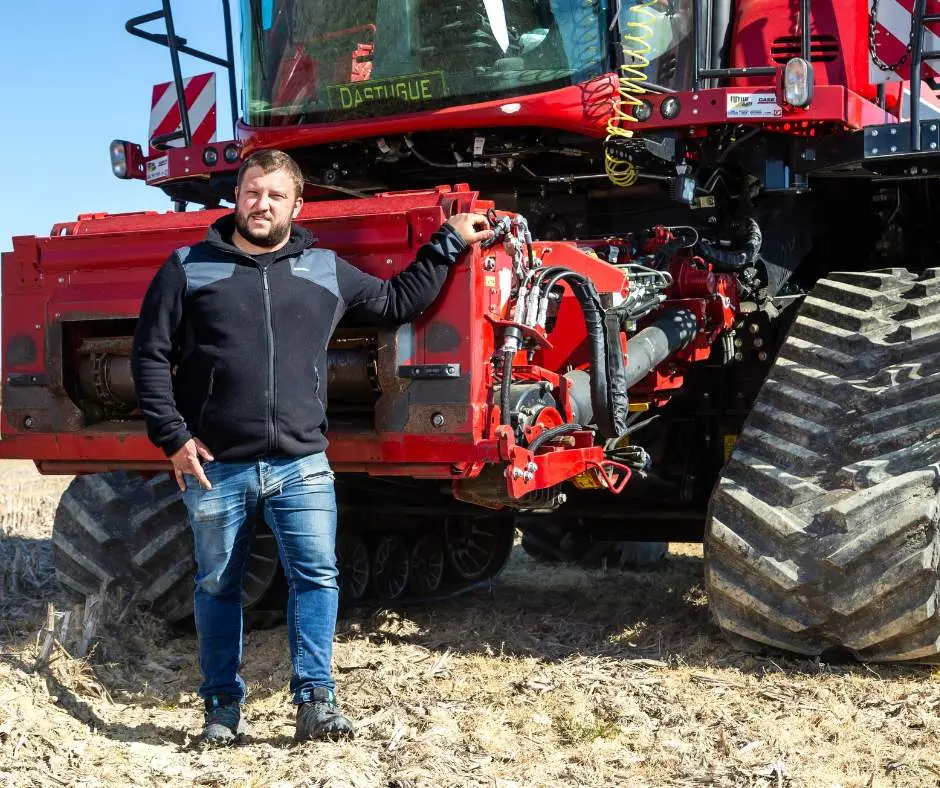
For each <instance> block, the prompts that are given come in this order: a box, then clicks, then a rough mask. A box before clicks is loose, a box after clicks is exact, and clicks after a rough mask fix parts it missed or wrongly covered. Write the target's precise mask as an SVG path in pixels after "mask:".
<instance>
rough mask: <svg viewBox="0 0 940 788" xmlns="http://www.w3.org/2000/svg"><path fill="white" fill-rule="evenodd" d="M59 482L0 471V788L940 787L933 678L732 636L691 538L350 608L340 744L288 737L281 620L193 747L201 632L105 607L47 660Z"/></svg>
mask: <svg viewBox="0 0 940 788" xmlns="http://www.w3.org/2000/svg"><path fill="white" fill-rule="evenodd" d="M67 483H68V480H67V479H62V478H55V477H41V476H39V475H38V474H36V472H35V471H34V470H33V467H32V465H29V464H25V463H0V785H11V786H34V785H41V786H47V785H56V786H58V785H67V786H99V785H101V786H124V785H146V786H149V785H161V786H163V785H174V786H189V785H235V786H262V785H263V786H324V787H325V786H331V787H332V786H396V787H398V788H405V786H489V787H490V788H510V786H519V787H520V788H521V787H522V786H560V785H572V786H574V785H578V786H608V785H611V786H613V785H618V786H623V785H629V786H647V785H649V786H662V785H677V786H697V785H717V786H725V785H727V786H751V785H753V786H835V785H839V786H924V785H937V784H940V752H938V747H937V743H938V740H940V739H938V734H940V720H938V712H940V672H938V671H937V670H936V669H933V668H929V667H910V666H905V667H896V666H886V665H858V664H834V663H829V662H826V661H820V660H814V661H809V660H798V659H792V658H784V657H779V656H760V655H755V654H748V653H744V652H742V651H739V650H737V649H735V648H733V647H732V646H731V645H729V644H728V643H727V642H725V640H724V639H723V638H722V636H721V634H720V632H719V631H718V630H717V628H716V627H715V626H714V625H713V624H712V623H711V621H710V619H709V615H708V604H707V600H706V598H705V594H704V590H703V569H702V553H701V547H700V546H698V545H672V546H671V553H670V558H669V559H668V561H667V562H666V563H665V564H664V565H663V566H662V567H661V568H659V569H657V570H655V571H646V572H630V571H621V570H616V571H613V570H612V571H600V570H593V571H583V570H578V569H572V568H564V567H552V566H547V565H544V564H538V563H536V562H535V561H533V560H532V559H530V558H529V557H527V556H526V555H525V554H524V553H522V551H521V550H520V549H519V548H518V547H517V548H516V550H515V552H514V554H513V557H512V559H511V562H510V565H509V566H508V568H507V569H506V571H504V572H503V573H502V574H501V575H500V576H499V577H498V578H496V579H495V580H494V581H493V583H492V584H491V586H490V588H489V589H487V590H485V591H481V592H477V593H475V594H473V595H470V596H465V597H462V598H458V599H454V600H451V601H448V602H446V603H438V604H434V605H426V606H413V607H408V608H405V609H401V610H391V609H387V608H381V607H371V608H368V609H361V610H357V611H353V612H352V613H349V614H347V615H346V616H345V617H343V618H342V619H341V620H340V623H339V625H338V631H337V638H336V649H335V675H336V678H337V682H338V693H339V699H340V701H341V703H342V705H343V707H344V709H345V710H346V711H347V713H348V714H349V715H350V716H352V717H353V718H355V719H356V721H357V724H358V729H359V732H358V736H357V738H356V739H355V740H354V741H351V742H343V743H309V744H304V745H296V744H294V743H293V741H292V734H293V708H292V707H291V705H290V703H289V695H288V692H287V684H288V681H289V678H290V666H289V662H288V657H287V646H286V642H285V630H284V628H283V627H277V628H273V629H267V630H256V631H252V632H249V633H248V634H247V636H246V642H245V660H244V668H243V672H244V675H245V678H246V680H247V681H248V684H249V697H248V701H247V707H246V713H247V716H248V719H249V722H250V725H251V735H250V737H249V739H248V741H247V742H246V743H245V744H243V745H241V746H238V747H233V748H230V749H223V750H219V749H213V750H207V749H204V748H203V747H202V746H201V745H200V744H199V743H198V742H197V741H196V736H197V734H198V732H199V729H200V726H201V724H202V710H201V703H200V701H199V698H198V696H197V695H196V693H195V689H196V687H197V686H198V683H199V671H198V665H197V663H196V656H195V655H196V641H195V636H194V635H193V634H192V633H191V632H186V631H183V632H178V631H169V630H167V629H166V628H165V627H164V626H163V625H162V624H161V623H160V622H158V621H156V620H154V619H153V618H150V617H148V616H147V615H146V614H144V613H135V612H127V613H124V615H125V617H124V619H123V620H122V621H121V623H120V624H117V623H116V621H117V619H118V617H119V616H120V615H121V613H122V612H124V611H122V610H119V609H118V608H117V607H113V606H112V605H111V604H110V602H109V600H107V599H106V600H105V603H104V607H103V614H102V617H101V620H100V622H99V624H98V627H97V629H96V631H95V633H94V634H95V637H94V638H93V640H92V646H91V650H90V653H89V654H88V655H87V656H86V657H84V658H79V657H78V656H77V655H76V654H75V651H76V645H75V640H74V639H73V638H71V637H70V636H68V635H65V636H63V637H64V640H63V642H62V643H59V644H53V646H52V649H51V652H50V653H49V657H48V659H46V660H42V659H37V658H38V657H39V655H40V651H41V649H42V645H43V642H44V640H45V636H44V630H45V628H46V622H47V617H48V615H49V613H50V607H49V606H50V604H51V605H53V611H52V612H53V613H55V611H58V610H59V608H58V607H56V605H58V604H59V602H58V601H57V600H58V599H59V598H58V596H57V591H56V587H55V581H54V573H53V570H52V566H51V563H50V562H51V549H50V537H51V529H52V517H53V513H54V510H55V506H56V503H57V500H58V497H59V495H60V494H61V492H62V490H63V489H64V487H65V486H66V484H67ZM76 617H77V615H76V614H73V619H74V618H76ZM54 619H55V620H56V621H57V622H60V621H61V617H56V616H55V615H54ZM72 629H75V628H74V627H73V628H72Z"/></svg>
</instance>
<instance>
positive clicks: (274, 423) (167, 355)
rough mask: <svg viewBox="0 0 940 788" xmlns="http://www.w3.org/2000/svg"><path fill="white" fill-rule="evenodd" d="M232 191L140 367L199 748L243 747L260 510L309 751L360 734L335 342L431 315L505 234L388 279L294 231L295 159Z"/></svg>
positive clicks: (179, 282)
mask: <svg viewBox="0 0 940 788" xmlns="http://www.w3.org/2000/svg"><path fill="white" fill-rule="evenodd" d="M237 184H238V185H237V188H236V192H235V194H236V203H235V211H234V214H230V215H228V216H225V217H223V218H221V219H219V220H218V221H217V222H215V224H213V225H212V227H210V229H209V233H208V237H207V238H206V240H205V241H203V242H202V243H199V244H197V245H195V246H193V247H191V248H183V249H179V250H177V251H176V252H175V253H174V254H173V255H171V256H170V259H169V260H167V261H166V263H164V265H163V266H162V267H161V268H160V270H159V271H158V272H157V274H156V276H155V277H154V279H153V282H152V283H151V285H150V287H149V289H148V291H147V294H146V296H145V297H144V301H143V305H142V307H141V313H140V320H139V322H138V325H137V330H136V333H135V336H134V351H133V359H132V363H133V374H134V380H135V383H136V386H137V395H138V399H139V401H140V408H141V413H142V414H143V417H144V420H145V422H146V425H147V433H148V435H149V436H150V439H151V440H152V441H153V442H154V443H155V444H156V445H157V446H158V447H159V448H161V449H162V450H163V451H164V453H165V454H166V455H167V456H168V457H169V458H170V461H171V462H172V464H173V472H174V474H175V476H176V480H177V483H178V484H179V486H180V489H181V490H183V501H184V503H185V505H186V508H187V511H188V514H189V520H190V525H191V527H192V530H193V535H194V541H195V554H196V590H195V618H196V629H197V631H198V634H199V661H200V667H201V669H202V674H203V683H202V685H201V687H200V690H199V692H200V695H201V696H202V697H203V699H204V700H205V707H206V719H205V728H204V730H203V736H204V738H205V740H207V741H208V742H211V743H233V742H235V741H236V740H238V739H239V738H241V737H242V736H243V735H244V733H245V730H246V727H245V724H244V721H243V719H242V714H241V705H242V702H243V700H244V697H245V685H244V682H243V681H242V679H241V677H240V676H239V675H238V667H239V664H240V662H241V650H242V608H241V594H242V579H243V577H244V572H245V564H246V556H247V554H248V550H249V546H250V544H251V538H252V533H251V529H252V522H253V518H254V516H255V515H256V513H257V512H259V511H261V512H263V515H264V518H265V520H266V522H267V523H268V525H269V526H270V527H271V530H272V531H273V532H274V535H275V537H276V538H277V542H278V548H279V553H280V557H281V563H282V566H283V569H284V573H285V575H286V578H287V582H288V587H289V601H288V616H287V629H288V637H289V640H290V654H291V660H292V663H293V677H292V679H291V685H290V686H291V691H292V693H293V702H294V703H295V704H296V705H297V730H296V739H297V740H300V741H304V740H308V739H314V738H335V737H339V736H351V735H352V734H353V725H352V723H351V722H350V721H349V720H348V719H347V718H346V717H345V716H343V714H342V713H341V712H340V711H339V708H338V707H337V705H336V701H335V697H334V686H335V685H334V682H333V679H332V677H331V671H330V667H331V665H330V663H331V658H332V645H333V635H334V630H335V626H336V608H337V598H338V586H337V580H336V578H337V569H336V557H335V541H336V501H335V496H334V489H333V474H332V471H331V470H330V465H329V462H328V461H327V458H326V455H325V453H324V451H325V449H326V447H327V440H326V437H325V435H324V431H325V426H326V414H325V403H326V400H327V397H326V383H327V358H326V345H327V342H328V341H329V339H330V336H331V335H332V333H333V330H334V329H335V328H336V324H337V322H338V321H339V319H340V318H341V317H342V316H343V314H344V312H346V311H347V310H349V309H353V308H355V309H356V310H357V311H359V312H360V313H362V312H365V313H367V314H368V315H370V316H373V317H377V318H381V319H384V320H385V321H388V322H391V323H403V322H407V321H409V320H411V319H413V318H414V317H416V316H417V315H419V314H420V313H421V312H422V311H423V310H424V309H426V308H427V307H428V306H429V305H430V304H431V303H432V302H433V300H434V299H435V298H436V297H437V295H438V293H439V292H440V289H441V286H442V285H443V284H444V281H445V279H446V277H447V272H448V270H449V268H450V267H451V266H452V265H454V263H455V262H456V261H457V258H458V257H459V256H460V255H461V253H462V252H463V251H464V250H466V249H467V247H468V246H469V245H470V244H473V243H475V242H477V241H481V240H483V239H485V238H489V237H490V235H491V234H492V233H491V231H490V230H486V229H482V228H485V227H486V226H487V222H486V219H485V217H483V216H480V215H478V214H458V215H456V216H453V217H451V218H450V220H449V221H448V222H447V223H446V224H445V225H443V226H442V227H441V228H440V230H439V231H438V232H437V233H435V234H434V235H433V236H432V237H431V239H430V242H429V243H428V244H426V245H425V246H424V247H422V248H421V249H420V251H419V252H418V254H417V258H416V260H415V261H414V262H413V263H412V264H411V265H410V266H409V267H408V268H407V269H406V270H404V271H402V272H401V273H400V274H398V275H397V276H395V277H393V278H392V279H390V280H388V281H385V280H382V279H379V278H376V277H373V276H369V275H367V274H365V273H363V272H361V271H359V270H358V269H357V268H355V267H354V266H352V265H350V264H349V263H347V262H346V261H344V260H342V259H341V258H339V257H337V256H336V255H335V254H334V253H333V252H330V251H328V250H326V249H320V248H317V247H315V246H313V244H314V242H315V239H314V238H313V236H312V235H311V233H310V232H309V231H307V230H306V229H303V228H301V227H299V226H297V225H294V224H292V220H293V219H295V218H296V217H297V215H298V213H299V212H300V208H301V205H302V204H303V200H302V199H301V194H302V190H303V176H302V174H301V172H300V169H299V168H298V166H297V164H296V163H295V162H294V161H293V159H291V158H290V157H289V156H288V155H287V154H285V153H282V152H280V151H262V152H259V153H255V154H252V155H251V156H249V157H248V158H247V159H246V160H245V162H244V163H243V164H242V167H241V169H240V170H239V173H238V181H237Z"/></svg>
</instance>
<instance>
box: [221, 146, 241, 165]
mask: <svg viewBox="0 0 940 788" xmlns="http://www.w3.org/2000/svg"><path fill="white" fill-rule="evenodd" d="M222 158H223V159H225V161H226V163H228V164H234V163H235V162H236V161H238V146H237V145H226V146H225V150H224V151H222Z"/></svg>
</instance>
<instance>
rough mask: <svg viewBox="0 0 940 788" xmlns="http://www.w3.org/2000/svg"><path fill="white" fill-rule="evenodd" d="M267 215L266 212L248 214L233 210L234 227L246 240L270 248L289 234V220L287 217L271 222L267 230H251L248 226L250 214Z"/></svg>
mask: <svg viewBox="0 0 940 788" xmlns="http://www.w3.org/2000/svg"><path fill="white" fill-rule="evenodd" d="M259 215H260V216H265V217H266V216H267V214H250V213H246V212H243V211H236V212H235V227H236V229H237V230H238V233H239V235H241V236H242V238H244V239H245V240H246V241H250V242H251V243H253V244H254V245H255V246H263V247H265V248H270V247H272V246H277V245H278V244H279V243H281V242H282V241H283V240H284V239H285V238H287V236H289V235H290V225H291V220H290V218H289V217H288V218H287V219H285V220H284V221H282V222H276V221H272V222H271V227H270V228H269V229H268V231H267V232H258V231H257V230H252V229H251V228H250V227H249V226H248V221H249V220H250V219H251V217H252V216H259Z"/></svg>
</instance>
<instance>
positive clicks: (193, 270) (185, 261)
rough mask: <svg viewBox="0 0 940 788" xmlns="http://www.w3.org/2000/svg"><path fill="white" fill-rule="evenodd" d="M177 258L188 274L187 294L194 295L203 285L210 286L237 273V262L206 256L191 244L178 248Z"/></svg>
mask: <svg viewBox="0 0 940 788" xmlns="http://www.w3.org/2000/svg"><path fill="white" fill-rule="evenodd" d="M176 258H177V260H179V262H180V265H181V266H182V268H183V272H184V273H185V274H186V295H187V296H190V295H192V294H193V293H194V292H196V291H197V290H199V289H200V288H202V287H208V286H209V285H211V284H215V283H216V282H220V281H221V280H223V279H229V278H230V277H231V276H232V275H233V274H234V273H235V263H233V262H229V261H227V260H226V261H223V260H213V259H211V257H208V258H207V257H204V256H203V255H200V254H199V253H198V251H196V250H195V249H194V248H193V247H191V246H184V247H183V248H181V249H177V250H176Z"/></svg>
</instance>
